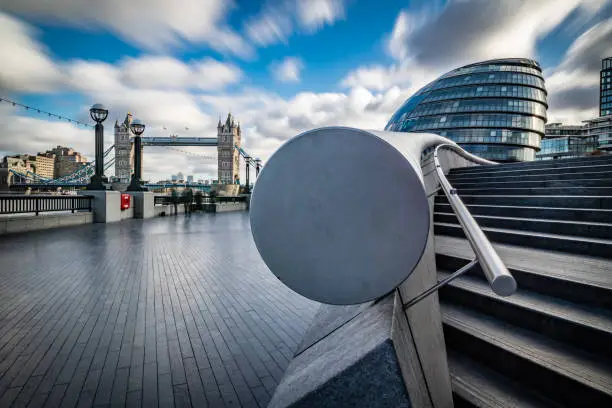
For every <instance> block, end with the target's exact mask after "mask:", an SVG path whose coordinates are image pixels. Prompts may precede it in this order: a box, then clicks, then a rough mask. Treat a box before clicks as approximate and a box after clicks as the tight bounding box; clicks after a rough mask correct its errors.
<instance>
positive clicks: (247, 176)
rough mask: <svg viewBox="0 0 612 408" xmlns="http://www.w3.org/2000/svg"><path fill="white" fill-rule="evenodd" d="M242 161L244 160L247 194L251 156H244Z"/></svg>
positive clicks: (247, 191) (247, 190)
mask: <svg viewBox="0 0 612 408" xmlns="http://www.w3.org/2000/svg"><path fill="white" fill-rule="evenodd" d="M244 161H245V162H246V193H247V194H249V192H250V190H249V186H250V182H249V173H250V171H249V167H250V161H251V158H250V157H245V158H244Z"/></svg>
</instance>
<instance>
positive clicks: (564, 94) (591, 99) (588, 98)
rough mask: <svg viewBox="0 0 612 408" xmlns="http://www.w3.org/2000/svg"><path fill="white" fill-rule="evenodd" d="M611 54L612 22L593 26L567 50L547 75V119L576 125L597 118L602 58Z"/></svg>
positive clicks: (607, 21) (610, 20) (609, 20)
mask: <svg viewBox="0 0 612 408" xmlns="http://www.w3.org/2000/svg"><path fill="white" fill-rule="evenodd" d="M610 55H612V19H608V20H606V21H603V22H601V23H599V24H596V25H594V26H593V27H591V28H590V29H588V30H587V31H585V32H584V33H583V34H581V35H580V36H579V37H578V38H577V39H576V40H575V41H574V42H573V43H572V45H571V46H570V47H569V49H568V50H567V52H566V53H565V56H564V58H563V60H562V61H561V63H560V64H559V65H558V66H557V67H555V68H554V69H551V70H549V72H547V74H548V75H547V77H546V87H547V89H548V91H549V97H548V102H549V106H550V107H549V118H550V120H552V121H564V122H569V123H579V122H580V121H581V120H585V119H588V118H591V117H593V116H597V115H598V112H597V110H598V97H599V92H598V89H599V70H600V69H601V59H602V58H605V57H608V56H610Z"/></svg>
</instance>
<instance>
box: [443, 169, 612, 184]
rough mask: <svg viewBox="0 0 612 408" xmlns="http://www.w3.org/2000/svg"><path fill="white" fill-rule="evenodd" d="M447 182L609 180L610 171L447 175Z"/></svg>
mask: <svg viewBox="0 0 612 408" xmlns="http://www.w3.org/2000/svg"><path fill="white" fill-rule="evenodd" d="M447 178H448V180H449V181H450V183H451V184H454V183H478V182H485V183H486V182H496V181H497V182H500V183H501V182H506V181H541V180H550V181H553V180H558V181H561V180H566V181H573V180H582V179H600V180H601V179H610V178H612V171H585V172H581V173H552V174H546V175H542V174H538V173H534V174H523V173H519V174H509V175H499V174H492V175H490V174H488V173H484V174H457V175H454V174H452V173H451V174H448V175H447Z"/></svg>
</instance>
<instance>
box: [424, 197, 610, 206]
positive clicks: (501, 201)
mask: <svg viewBox="0 0 612 408" xmlns="http://www.w3.org/2000/svg"><path fill="white" fill-rule="evenodd" d="M461 201H463V203H464V204H466V205H469V204H480V205H520V206H528V207H555V208H576V207H581V208H601V209H605V210H612V196H584V195H583V196H567V195H505V194H499V195H493V194H490V195H478V194H476V195H473V194H462V195H461ZM435 202H437V203H448V199H447V198H446V196H445V195H444V194H438V195H437V196H436V198H435Z"/></svg>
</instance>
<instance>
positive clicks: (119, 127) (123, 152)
mask: <svg viewBox="0 0 612 408" xmlns="http://www.w3.org/2000/svg"><path fill="white" fill-rule="evenodd" d="M131 123H132V114H131V113H129V112H128V113H127V115H126V116H125V119H124V121H123V123H121V124H120V123H119V122H117V121H115V177H116V178H117V179H118V180H117V181H118V183H119V184H120V185H122V186H123V187H124V188H123V189H125V187H127V185H128V184H129V183H130V178H131V176H132V160H133V159H132V142H131V141H130V136H131V131H130V124H131ZM123 189H122V190H123Z"/></svg>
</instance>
